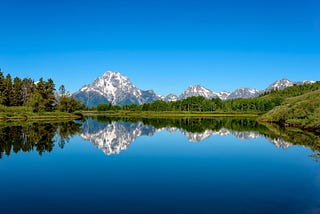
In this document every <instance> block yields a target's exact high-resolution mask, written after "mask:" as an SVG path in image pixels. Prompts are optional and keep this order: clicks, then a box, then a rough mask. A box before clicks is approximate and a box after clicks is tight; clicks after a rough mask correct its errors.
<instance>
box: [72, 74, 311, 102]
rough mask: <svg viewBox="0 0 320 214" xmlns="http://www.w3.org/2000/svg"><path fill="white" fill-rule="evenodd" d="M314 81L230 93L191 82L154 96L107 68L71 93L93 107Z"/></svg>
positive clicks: (248, 93) (238, 95) (225, 96)
mask: <svg viewBox="0 0 320 214" xmlns="http://www.w3.org/2000/svg"><path fill="white" fill-rule="evenodd" d="M314 82H315V81H308V80H305V81H301V82H292V81H290V80H288V79H285V78H284V79H281V80H277V81H275V82H273V83H272V84H270V85H269V86H268V87H267V88H266V89H264V90H257V89H250V88H239V89H236V90H235V91H233V92H232V93H230V92H228V91H221V92H213V91H211V90H210V89H208V88H205V87H204V86H201V85H190V86H189V87H188V88H187V89H186V90H185V91H184V92H183V93H182V94H180V95H179V96H177V95H175V94H168V95H167V96H160V95H157V94H156V93H155V92H154V91H153V90H141V89H139V88H137V87H136V86H135V85H134V84H133V83H132V82H131V81H130V80H129V78H128V77H126V76H122V75H121V74H120V73H118V72H112V71H107V72H105V73H104V74H103V75H102V76H101V77H99V78H97V79H96V80H95V81H94V82H92V83H91V84H88V85H85V86H83V87H82V88H81V89H80V90H79V91H77V92H75V93H74V94H72V96H73V97H75V98H76V99H78V100H81V101H82V102H83V103H84V104H86V105H87V106H96V105H98V104H102V103H111V104H113V105H126V104H138V105H140V104H143V103H146V102H153V101H155V100H164V101H166V102H170V101H176V100H183V99H186V98H188V97H192V96H203V97H205V98H207V99H211V98H220V99H221V100H228V99H235V98H251V97H257V96H259V95H260V94H262V93H264V92H269V91H272V90H275V89H277V90H282V89H284V88H286V87H289V86H293V85H301V84H310V83H314Z"/></svg>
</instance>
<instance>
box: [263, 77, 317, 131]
mask: <svg viewBox="0 0 320 214" xmlns="http://www.w3.org/2000/svg"><path fill="white" fill-rule="evenodd" d="M313 85H314V87H308V88H307V87H305V90H302V91H300V92H299V91H298V90H297V89H299V88H300V89H301V87H299V86H293V87H290V88H286V91H283V92H280V93H279V95H285V94H287V96H288V98H285V99H284V100H283V102H282V103H281V105H280V106H277V107H275V108H273V109H272V110H271V111H269V112H268V113H266V114H264V115H262V116H261V117H260V119H259V120H261V121H267V122H276V123H279V124H282V125H286V126H297V127H301V128H304V129H312V130H315V131H320V89H317V90H315V91H309V90H311V89H313V88H314V89H315V88H317V87H318V88H320V83H319V82H317V83H315V84H313ZM307 89H308V90H307ZM295 93H301V94H300V95H298V96H290V95H293V94H295ZM274 95H275V93H273V94H269V95H267V96H274Z"/></svg>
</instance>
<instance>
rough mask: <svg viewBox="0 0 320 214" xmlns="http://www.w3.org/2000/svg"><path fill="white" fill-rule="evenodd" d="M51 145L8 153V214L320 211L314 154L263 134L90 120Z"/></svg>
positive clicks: (4, 199) (319, 171)
mask: <svg viewBox="0 0 320 214" xmlns="http://www.w3.org/2000/svg"><path fill="white" fill-rule="evenodd" d="M1 139H2V140H3V139H4V138H3V137H2V138H1ZM52 139H53V143H54V145H53V147H52V149H48V150H50V151H47V150H44V151H43V152H42V154H41V155H39V151H38V150H37V147H36V145H34V147H33V148H32V149H30V151H23V150H20V151H17V150H18V149H16V153H15V152H14V151H13V149H14V148H11V152H10V154H9V155H8V154H7V155H6V154H5V153H3V155H2V158H1V159H0V171H1V173H0V185H1V190H0V193H1V194H0V207H1V208H0V209H1V213H320V165H319V164H320V163H319V162H317V161H315V159H314V158H311V157H310V155H311V154H314V152H315V151H312V150H311V149H310V148H309V147H307V146H301V145H294V144H293V143H291V142H286V141H283V140H282V141H281V143H279V142H278V141H280V140H281V139H272V138H271V137H268V136H265V137H264V135H262V134H261V133H259V132H254V131H250V132H249V131H232V130H230V129H225V128H223V129H220V130H219V131H216V130H211V131H210V130H209V131H206V132H200V133H198V132H196V133H194V132H187V131H185V130H184V129H181V128H179V129H177V128H173V127H171V128H160V129H156V128H154V127H153V126H150V125H149V126H145V125H143V124H142V123H140V122H135V123H129V122H109V123H98V122H97V121H91V120H89V121H87V122H85V123H84V124H81V131H80V132H79V133H77V134H75V133H72V134H70V135H68V139H65V144H64V145H63V146H61V145H60V146H59V144H58V142H60V144H61V138H60V137H58V136H57V134H55V135H54V137H53V138H52ZM6 140H7V141H8V139H6ZM277 140H278V141H277ZM33 141H34V142H35V141H36V140H34V139H33ZM12 142H13V143H14V140H13V141H12ZM39 142H40V141H39ZM277 142H278V143H277ZM1 143H4V141H1ZM61 147H63V148H61Z"/></svg>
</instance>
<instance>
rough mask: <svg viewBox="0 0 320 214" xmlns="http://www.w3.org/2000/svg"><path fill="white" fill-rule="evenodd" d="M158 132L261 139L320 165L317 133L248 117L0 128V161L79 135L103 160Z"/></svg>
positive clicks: (191, 139) (193, 139)
mask: <svg viewBox="0 0 320 214" xmlns="http://www.w3.org/2000/svg"><path fill="white" fill-rule="evenodd" d="M160 131H167V132H170V133H180V134H182V135H183V136H185V137H186V138H187V139H188V141H189V142H201V141H204V140H206V139H208V138H210V137H212V136H216V135H219V136H235V137H236V138H238V139H239V140H247V139H255V138H265V139H267V140H268V141H269V142H270V143H272V144H273V145H275V146H276V147H278V148H282V149H286V148H289V147H290V146H292V145H303V146H307V147H310V148H311V149H312V150H313V151H314V152H315V153H314V154H312V155H311V157H312V158H313V159H314V160H316V161H320V137H319V134H315V133H310V132H305V131H302V130H300V129H295V128H283V127H282V128H281V127H279V126H276V125H274V124H261V123H258V122H257V121H256V120H255V119H248V118H245V119H244V118H242V119H239V118H175V119H172V118H171V119H169V118H167V119H164V118H157V119H145V118H142V119H141V118H140V119H138V118H107V117H97V118H89V119H87V120H86V121H84V122H81V123H80V122H73V121H69V122H56V123H52V122H50V123H49V122H47V123H46V122H37V123H22V124H8V123H3V124H0V158H3V156H4V155H7V156H9V155H10V154H12V153H19V152H30V151H37V152H38V154H39V155H42V153H43V152H51V151H52V150H53V148H54V146H55V145H56V147H58V148H63V147H64V145H65V144H66V143H67V142H68V141H69V139H70V138H71V137H72V136H74V135H80V137H81V138H83V139H84V140H86V141H89V142H91V143H92V144H94V145H95V146H96V147H97V148H99V149H101V150H102V151H103V152H104V153H105V154H106V155H112V154H119V153H120V152H121V151H124V150H127V149H128V148H129V146H130V145H131V143H133V142H134V141H135V140H136V139H137V138H138V137H140V136H153V135H154V134H155V133H157V132H160Z"/></svg>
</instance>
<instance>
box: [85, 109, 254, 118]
mask: <svg viewBox="0 0 320 214" xmlns="http://www.w3.org/2000/svg"><path fill="white" fill-rule="evenodd" d="M81 113H82V114H83V115H84V116H96V115H101V116H109V117H142V118H167V117H169V118H171V117H257V116H258V114H256V113H215V112H187V111H185V112H184V111H125V110H119V111H82V112H81Z"/></svg>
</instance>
